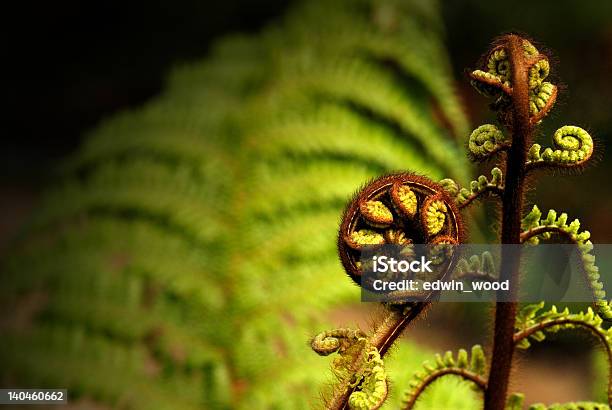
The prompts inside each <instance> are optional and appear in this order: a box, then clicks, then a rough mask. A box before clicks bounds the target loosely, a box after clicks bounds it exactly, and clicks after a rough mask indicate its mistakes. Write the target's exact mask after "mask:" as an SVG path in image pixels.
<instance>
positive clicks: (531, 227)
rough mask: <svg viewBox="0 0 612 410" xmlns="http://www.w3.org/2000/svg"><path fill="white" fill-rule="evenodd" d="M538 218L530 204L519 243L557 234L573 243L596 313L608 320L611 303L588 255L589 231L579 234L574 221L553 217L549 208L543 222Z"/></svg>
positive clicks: (577, 223)
mask: <svg viewBox="0 0 612 410" xmlns="http://www.w3.org/2000/svg"><path fill="white" fill-rule="evenodd" d="M541 217H542V212H541V211H540V209H539V208H538V207H537V206H536V205H534V206H533V208H532V210H531V212H529V213H528V214H527V215H526V216H525V217H524V218H523V221H522V223H521V226H522V229H523V232H522V233H521V242H523V243H530V244H534V245H537V244H538V243H539V242H540V240H541V239H550V238H551V236H553V235H557V236H560V237H561V238H562V239H566V240H568V241H569V242H570V243H573V244H575V245H576V246H577V249H578V251H579V252H580V259H581V266H582V270H583V272H584V275H585V277H586V279H587V281H588V284H589V288H590V290H591V292H592V293H593V298H594V305H595V307H596V309H597V312H598V313H599V314H600V315H601V317H603V318H604V319H605V320H612V301H608V300H607V299H606V292H605V290H604V289H603V288H604V284H603V282H601V281H600V274H599V268H598V267H597V265H595V255H593V254H592V253H591V251H592V250H593V244H592V243H591V241H590V240H589V238H590V237H591V233H590V232H589V231H582V232H580V221H579V220H578V219H574V221H572V222H571V223H569V224H568V223H567V214H566V213H562V214H561V215H559V216H557V212H556V211H555V210H553V209H551V210H549V211H548V215H547V216H546V218H545V219H541Z"/></svg>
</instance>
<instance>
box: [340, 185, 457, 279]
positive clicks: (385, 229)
mask: <svg viewBox="0 0 612 410" xmlns="http://www.w3.org/2000/svg"><path fill="white" fill-rule="evenodd" d="M463 237H464V227H463V223H462V220H461V215H460V214H459V211H458V209H457V207H456V206H455V203H454V201H453V200H452V198H451V197H450V196H449V195H448V193H447V192H446V191H445V189H444V188H443V187H442V186H441V185H439V184H437V183H435V182H433V181H431V180H429V179H427V178H425V177H422V176H419V175H414V174H409V173H401V174H391V175H386V176H383V177H381V178H378V179H375V180H374V181H372V182H370V183H368V184H367V185H366V186H365V187H364V188H363V189H361V190H360V191H359V192H358V193H357V194H356V195H355V196H354V198H353V200H352V201H350V203H349V204H348V206H347V208H346V211H345V212H344V216H343V218H342V223H341V224H340V230H339V233H338V253H339V255H340V259H341V261H342V265H343V266H344V270H345V271H346V272H347V273H348V275H349V276H350V277H351V279H353V280H354V281H355V283H357V284H361V276H362V269H361V266H360V261H359V257H360V254H361V251H362V250H363V249H364V248H365V247H367V246H372V245H374V246H375V245H383V244H396V245H405V244H409V243H418V244H428V243H432V244H433V243H438V242H439V241H440V240H445V241H446V243H449V242H450V243H460V242H462V240H463Z"/></svg>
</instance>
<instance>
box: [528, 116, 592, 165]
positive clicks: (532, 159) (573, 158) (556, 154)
mask: <svg viewBox="0 0 612 410" xmlns="http://www.w3.org/2000/svg"><path fill="white" fill-rule="evenodd" d="M553 146H554V149H553V148H546V149H545V150H544V151H543V152H540V151H541V149H542V147H541V146H540V145H539V144H533V145H532V146H531V148H530V149H529V154H528V156H527V159H528V160H527V168H528V169H531V168H535V167H540V166H545V167H558V168H570V167H580V166H582V165H584V164H585V163H586V162H587V161H588V160H589V159H590V158H591V156H592V155H593V148H594V144H593V138H591V136H590V135H589V133H588V132H586V131H585V130H583V129H582V128H580V127H575V126H570V125H566V126H564V127H561V128H559V129H558V130H557V131H555V134H554V135H553Z"/></svg>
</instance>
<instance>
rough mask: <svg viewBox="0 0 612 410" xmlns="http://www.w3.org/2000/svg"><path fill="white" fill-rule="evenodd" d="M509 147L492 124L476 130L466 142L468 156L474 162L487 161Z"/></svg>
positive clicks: (499, 131) (504, 138)
mask: <svg viewBox="0 0 612 410" xmlns="http://www.w3.org/2000/svg"><path fill="white" fill-rule="evenodd" d="M509 146H510V142H509V140H508V139H507V138H506V137H505V136H504V134H503V133H502V131H501V130H500V129H499V128H497V127H496V126H495V125H492V124H484V125H481V126H480V127H478V128H476V129H475V130H474V131H472V134H470V139H469V141H468V149H469V151H470V156H471V157H472V158H474V159H475V160H483V159H488V158H490V157H492V156H493V155H494V154H496V153H497V152H499V151H502V150H505V149H507V148H508V147H509Z"/></svg>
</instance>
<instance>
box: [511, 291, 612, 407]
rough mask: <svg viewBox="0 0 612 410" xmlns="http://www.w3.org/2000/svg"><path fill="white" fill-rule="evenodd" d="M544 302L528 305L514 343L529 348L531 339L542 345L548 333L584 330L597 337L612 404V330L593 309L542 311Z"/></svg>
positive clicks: (521, 313)
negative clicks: (605, 368) (606, 327)
mask: <svg viewBox="0 0 612 410" xmlns="http://www.w3.org/2000/svg"><path fill="white" fill-rule="evenodd" d="M543 307H544V302H541V303H539V304H534V305H527V306H525V307H524V308H523V309H522V310H521V311H520V312H519V314H518V315H517V321H516V332H515V334H514V343H515V344H516V346H517V347H518V348H521V349H527V348H529V346H530V340H533V341H537V342H541V341H543V340H544V339H546V333H556V332H559V331H561V330H573V329H581V330H584V331H586V332H588V333H589V334H591V335H593V336H594V337H595V338H597V339H598V340H599V341H600V342H601V344H602V346H603V348H604V350H605V352H606V358H607V360H608V374H609V377H608V403H609V404H612V328H610V329H607V330H606V329H604V328H603V327H602V326H601V325H602V323H603V319H602V318H601V317H600V316H599V315H597V314H595V313H594V312H593V310H592V309H591V308H589V309H588V311H587V312H586V313H584V312H581V313H575V314H571V313H570V312H569V309H567V308H565V309H564V310H563V311H561V312H559V311H558V310H557V308H556V307H555V306H552V307H551V309H550V310H547V311H544V312H540V311H541V309H542V308H543Z"/></svg>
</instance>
